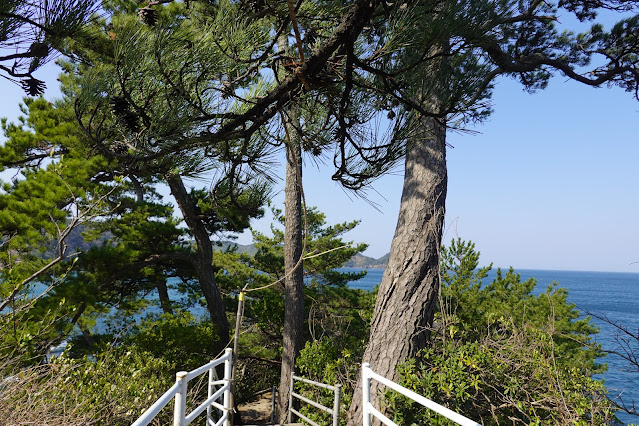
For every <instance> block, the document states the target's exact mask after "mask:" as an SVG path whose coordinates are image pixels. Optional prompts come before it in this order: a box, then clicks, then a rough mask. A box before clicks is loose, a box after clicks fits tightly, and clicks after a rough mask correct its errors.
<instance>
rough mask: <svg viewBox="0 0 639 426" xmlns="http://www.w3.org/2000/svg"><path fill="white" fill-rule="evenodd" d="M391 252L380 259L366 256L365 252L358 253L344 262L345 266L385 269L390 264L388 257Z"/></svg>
mask: <svg viewBox="0 0 639 426" xmlns="http://www.w3.org/2000/svg"><path fill="white" fill-rule="evenodd" d="M389 255H390V253H386V254H385V255H384V256H382V257H380V258H379V259H374V258H372V257H368V256H364V255H363V254H356V255H355V256H353V257H352V258H351V260H349V261H348V262H346V263H345V264H344V267H345V268H358V269H384V268H386V265H388V257H389Z"/></svg>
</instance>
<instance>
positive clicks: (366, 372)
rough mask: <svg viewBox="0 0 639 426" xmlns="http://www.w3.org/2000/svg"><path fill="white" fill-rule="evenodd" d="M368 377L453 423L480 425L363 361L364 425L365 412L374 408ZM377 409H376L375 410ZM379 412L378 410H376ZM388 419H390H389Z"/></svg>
mask: <svg viewBox="0 0 639 426" xmlns="http://www.w3.org/2000/svg"><path fill="white" fill-rule="evenodd" d="M370 379H375V380H377V381H378V382H380V383H382V384H383V385H386V386H387V387H389V388H391V389H393V390H394V391H396V392H399V393H401V394H402V395H404V396H407V397H408V398H410V399H412V400H413V401H415V402H417V403H419V404H421V405H423V406H424V407H426V408H428V409H430V410H433V411H434V412H436V413H438V414H441V415H442V416H444V417H446V418H447V419H449V420H452V421H454V422H455V423H457V424H459V425H462V426H480V425H479V423H477V422H475V421H473V420H471V419H469V418H467V417H464V416H462V415H461V414H458V413H456V412H454V411H452V410H450V409H448V408H446V407H444V406H443V405H439V404H438V403H436V402H434V401H431V400H430V399H427V398H425V397H423V396H421V395H419V394H418V393H415V392H413V391H412V390H410V389H406V388H405V387H403V386H401V385H398V384H397V383H395V382H393V381H391V380H388V379H387V378H386V377H384V376H380V375H379V374H377V373H375V372H374V371H373V370H371V369H370V365H369V364H368V363H363V364H362V386H364V389H363V391H364V392H363V405H364V426H369V424H370V417H369V423H368V424H367V423H366V413H367V411H368V412H371V410H372V409H374V408H373V407H372V405H370ZM375 411H377V410H375ZM378 413H379V411H378ZM389 421H390V420H389ZM387 424H392V425H395V423H392V422H391V423H387Z"/></svg>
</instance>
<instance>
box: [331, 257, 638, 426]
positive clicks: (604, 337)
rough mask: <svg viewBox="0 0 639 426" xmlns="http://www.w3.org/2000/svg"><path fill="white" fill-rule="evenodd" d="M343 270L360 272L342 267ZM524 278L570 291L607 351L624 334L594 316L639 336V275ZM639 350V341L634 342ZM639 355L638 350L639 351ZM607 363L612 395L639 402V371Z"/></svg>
mask: <svg viewBox="0 0 639 426" xmlns="http://www.w3.org/2000/svg"><path fill="white" fill-rule="evenodd" d="M341 270H343V271H350V272H355V271H360V270H359V269H350V268H343V269H341ZM516 272H517V273H519V274H520V275H521V278H522V281H523V280H527V279H529V278H535V279H536V280H537V286H536V287H535V293H542V292H544V291H546V288H547V287H548V286H549V285H550V284H552V283H553V282H557V283H558V284H559V287H563V288H566V289H567V290H568V301H569V302H571V303H574V304H575V305H576V306H577V308H578V309H579V310H580V311H581V313H582V315H584V316H587V315H588V314H590V315H591V320H592V322H593V323H594V324H595V325H597V326H598V327H599V328H600V331H599V333H598V334H597V335H596V336H595V341H596V342H598V343H601V345H602V347H603V348H604V350H609V351H611V350H617V349H619V345H618V343H617V339H618V338H619V337H623V334H622V333H620V331H619V330H618V329H617V328H616V327H614V326H612V325H610V324H609V323H608V322H606V321H602V320H600V319H598V318H596V317H595V316H598V317H603V318H608V320H610V321H611V322H613V323H617V324H619V325H622V326H623V327H624V328H625V329H627V330H628V331H630V332H631V333H633V334H634V335H637V336H639V315H638V313H639V274H631V273H617V272H585V271H545V270H527V269H523V270H516ZM383 273H384V271H383V270H382V269H369V270H368V274H367V275H366V276H365V277H364V278H363V279H361V280H359V281H354V282H351V283H350V286H351V287H353V288H359V289H364V290H372V289H373V288H374V287H375V286H376V285H378V284H379V283H380V282H381V281H382V275H383ZM496 274H497V272H496V270H492V271H490V272H489V274H488V276H487V277H486V278H485V279H484V280H483V282H484V284H488V283H490V282H492V280H493V279H494V278H495V276H496ZM633 345H634V346H631V348H634V349H635V350H637V351H639V347H638V345H637V340H634V342H633ZM637 355H639V353H638V354H637ZM599 361H600V362H601V363H606V364H607V365H608V371H606V372H605V373H604V374H602V375H601V376H598V377H599V378H603V379H604V380H605V383H606V387H607V388H608V390H609V392H610V395H613V396H614V395H621V397H622V399H623V400H624V402H627V403H632V401H635V402H636V403H637V405H639V372H636V371H635V372H631V371H628V368H629V366H628V363H627V362H626V361H625V360H623V359H622V358H621V357H619V356H617V355H613V354H610V355H608V356H606V357H603V358H601V359H600V360H599ZM617 417H618V418H619V420H621V421H622V422H624V423H635V424H639V417H637V416H630V415H628V414H625V413H619V414H618V416H617Z"/></svg>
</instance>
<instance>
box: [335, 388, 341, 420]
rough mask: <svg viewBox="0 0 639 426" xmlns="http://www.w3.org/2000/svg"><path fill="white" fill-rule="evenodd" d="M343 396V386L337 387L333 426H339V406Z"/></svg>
mask: <svg viewBox="0 0 639 426" xmlns="http://www.w3.org/2000/svg"><path fill="white" fill-rule="evenodd" d="M341 396H342V385H336V386H335V400H334V401H333V426H339V404H340V398H341Z"/></svg>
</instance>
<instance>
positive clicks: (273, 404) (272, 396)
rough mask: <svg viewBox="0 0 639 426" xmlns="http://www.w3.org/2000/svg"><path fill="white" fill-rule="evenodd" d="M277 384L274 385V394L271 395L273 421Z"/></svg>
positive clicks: (273, 418)
mask: <svg viewBox="0 0 639 426" xmlns="http://www.w3.org/2000/svg"><path fill="white" fill-rule="evenodd" d="M276 392H277V386H275V385H273V394H272V395H271V423H275V393H276Z"/></svg>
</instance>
